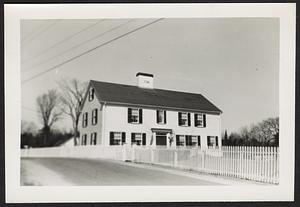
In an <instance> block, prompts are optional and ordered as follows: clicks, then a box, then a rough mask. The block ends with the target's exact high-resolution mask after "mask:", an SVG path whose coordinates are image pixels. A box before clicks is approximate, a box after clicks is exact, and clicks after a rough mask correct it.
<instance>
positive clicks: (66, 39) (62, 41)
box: [22, 19, 104, 64]
mask: <svg viewBox="0 0 300 207" xmlns="http://www.w3.org/2000/svg"><path fill="white" fill-rule="evenodd" d="M103 21H104V19H103V20H99V21H97V22H95V23H94V24H91V25H89V26H87V27H85V28H83V29H81V30H80V31H78V32H76V33H74V34H71V35H70V36H68V37H66V38H64V39H63V40H61V41H59V42H57V43H55V44H54V45H52V46H50V47H48V48H46V49H45V50H42V51H40V52H39V53H38V54H37V55H35V56H32V57H29V58H27V59H25V60H23V61H22V63H23V64H24V63H26V62H28V61H30V60H32V59H34V58H37V57H39V56H41V55H42V54H44V53H46V52H48V51H49V50H51V49H53V48H55V47H56V46H58V45H60V44H62V43H64V42H65V41H68V40H69V39H72V38H73V37H75V36H77V35H79V34H81V33H82V32H84V31H86V30H88V29H90V28H92V27H94V26H96V25H97V24H99V23H100V22H103Z"/></svg>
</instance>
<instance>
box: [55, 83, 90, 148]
mask: <svg viewBox="0 0 300 207" xmlns="http://www.w3.org/2000/svg"><path fill="white" fill-rule="evenodd" d="M58 85H59V87H60V89H61V102H62V104H63V107H62V111H63V113H65V114H67V115H68V116H70V118H71V120H72V127H73V134H74V145H78V138H79V131H78V123H79V116H80V112H81V111H80V106H81V102H82V101H83V98H84V94H85V91H86V88H87V84H86V83H81V82H80V81H79V80H77V79H72V80H69V81H67V80H62V81H60V82H59V83H58Z"/></svg>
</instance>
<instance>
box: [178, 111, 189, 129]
mask: <svg viewBox="0 0 300 207" xmlns="http://www.w3.org/2000/svg"><path fill="white" fill-rule="evenodd" d="M178 125H179V126H191V114H190V113H187V112H178Z"/></svg>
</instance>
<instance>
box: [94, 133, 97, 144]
mask: <svg viewBox="0 0 300 207" xmlns="http://www.w3.org/2000/svg"><path fill="white" fill-rule="evenodd" d="M96 144H97V133H96V132H95V133H94V145H96Z"/></svg>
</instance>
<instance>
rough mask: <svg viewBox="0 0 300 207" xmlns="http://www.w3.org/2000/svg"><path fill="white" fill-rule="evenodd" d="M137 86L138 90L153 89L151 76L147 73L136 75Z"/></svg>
mask: <svg viewBox="0 0 300 207" xmlns="http://www.w3.org/2000/svg"><path fill="white" fill-rule="evenodd" d="M136 77H137V85H138V87H140V88H153V75H152V74H149V73H141V72H138V73H137V74H136Z"/></svg>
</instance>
